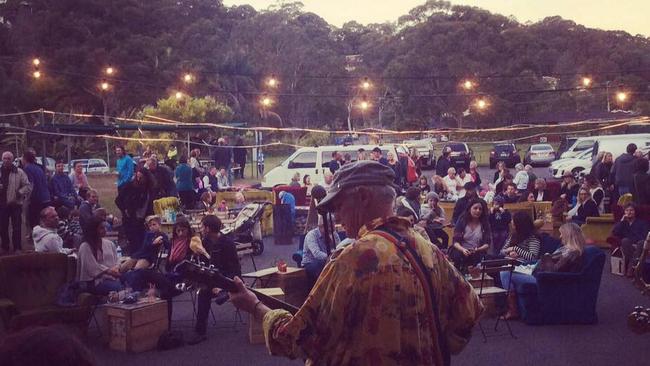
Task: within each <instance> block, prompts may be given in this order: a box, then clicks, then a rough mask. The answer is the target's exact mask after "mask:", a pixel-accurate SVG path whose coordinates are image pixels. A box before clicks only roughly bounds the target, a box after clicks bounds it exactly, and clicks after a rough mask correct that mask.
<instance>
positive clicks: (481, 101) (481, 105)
mask: <svg viewBox="0 0 650 366" xmlns="http://www.w3.org/2000/svg"><path fill="white" fill-rule="evenodd" d="M475 105H476V108H478V109H479V110H484V109H485V108H487V107H488V102H487V101H486V100H485V99H479V100H477V101H476V103H475Z"/></svg>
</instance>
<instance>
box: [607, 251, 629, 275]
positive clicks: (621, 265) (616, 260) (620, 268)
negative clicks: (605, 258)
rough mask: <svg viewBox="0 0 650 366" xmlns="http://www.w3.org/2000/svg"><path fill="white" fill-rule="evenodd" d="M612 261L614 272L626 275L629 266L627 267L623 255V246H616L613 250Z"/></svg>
mask: <svg viewBox="0 0 650 366" xmlns="http://www.w3.org/2000/svg"><path fill="white" fill-rule="evenodd" d="M610 261H611V265H612V274H615V275H618V276H625V272H627V268H626V267H625V256H624V255H623V251H621V248H616V249H614V250H613V251H612V255H611V257H610Z"/></svg>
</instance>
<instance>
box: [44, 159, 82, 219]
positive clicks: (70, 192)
mask: <svg viewBox="0 0 650 366" xmlns="http://www.w3.org/2000/svg"><path fill="white" fill-rule="evenodd" d="M64 166H65V163H64V162H63V161H57V162H56V165H55V168H56V170H55V172H54V176H52V179H50V193H51V195H52V201H53V202H54V206H55V207H59V206H65V207H67V208H69V209H74V208H75V207H76V206H77V205H78V204H79V203H81V199H80V198H79V196H78V195H77V192H76V191H75V189H74V186H73V185H72V181H71V180H70V177H69V176H68V175H67V174H65V173H64V172H63V167H64Z"/></svg>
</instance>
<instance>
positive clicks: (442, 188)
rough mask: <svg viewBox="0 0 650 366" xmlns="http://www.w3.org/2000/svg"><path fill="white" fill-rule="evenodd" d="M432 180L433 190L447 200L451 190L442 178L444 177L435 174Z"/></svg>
mask: <svg viewBox="0 0 650 366" xmlns="http://www.w3.org/2000/svg"><path fill="white" fill-rule="evenodd" d="M431 182H432V183H433V192H435V193H436V194H437V195H438V196H439V197H440V199H441V200H443V201H446V200H447V199H448V198H449V197H448V196H449V190H448V189H447V185H446V184H445V182H444V181H443V180H442V177H441V176H439V175H434V176H433V177H431Z"/></svg>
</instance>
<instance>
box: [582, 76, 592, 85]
mask: <svg viewBox="0 0 650 366" xmlns="http://www.w3.org/2000/svg"><path fill="white" fill-rule="evenodd" d="M582 86H584V87H585V88H588V87H589V86H591V78H589V77H583V78H582Z"/></svg>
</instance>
